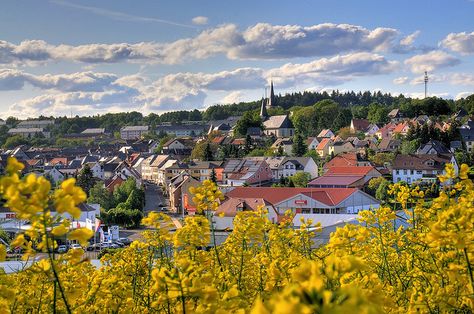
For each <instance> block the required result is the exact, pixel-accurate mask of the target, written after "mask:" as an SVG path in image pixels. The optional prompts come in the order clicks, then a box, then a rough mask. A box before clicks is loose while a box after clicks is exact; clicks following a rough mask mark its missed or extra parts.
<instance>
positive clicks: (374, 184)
mask: <svg viewBox="0 0 474 314" xmlns="http://www.w3.org/2000/svg"><path fill="white" fill-rule="evenodd" d="M386 181H387V179H385V178H384V177H377V178H372V179H370V181H369V183H368V184H367V193H369V194H370V195H372V196H375V194H376V193H377V190H378V188H379V186H380V185H381V184H383V183H384V182H386Z"/></svg>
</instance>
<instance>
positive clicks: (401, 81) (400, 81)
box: [393, 76, 409, 85]
mask: <svg viewBox="0 0 474 314" xmlns="http://www.w3.org/2000/svg"><path fill="white" fill-rule="evenodd" d="M408 80H409V78H408V77H407V76H402V77H397V78H395V79H393V84H397V85H402V84H406V83H407V82H408Z"/></svg>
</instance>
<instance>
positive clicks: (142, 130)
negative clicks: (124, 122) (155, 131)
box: [120, 125, 148, 140]
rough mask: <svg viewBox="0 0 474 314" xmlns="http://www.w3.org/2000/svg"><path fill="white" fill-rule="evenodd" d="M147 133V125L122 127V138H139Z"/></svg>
mask: <svg viewBox="0 0 474 314" xmlns="http://www.w3.org/2000/svg"><path fill="white" fill-rule="evenodd" d="M147 133H148V126H147V125H134V126H124V127H123V128H121V129H120V138H121V139H123V140H137V139H140V138H142V137H143V136H144V135H145V134H147Z"/></svg>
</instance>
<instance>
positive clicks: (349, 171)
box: [326, 166, 376, 175]
mask: <svg viewBox="0 0 474 314" xmlns="http://www.w3.org/2000/svg"><path fill="white" fill-rule="evenodd" d="M372 170H376V169H375V168H374V167H372V166H362V167H350V166H349V167H330V168H328V171H327V172H326V174H332V175H367V174H368V173H369V172H370V171H372Z"/></svg>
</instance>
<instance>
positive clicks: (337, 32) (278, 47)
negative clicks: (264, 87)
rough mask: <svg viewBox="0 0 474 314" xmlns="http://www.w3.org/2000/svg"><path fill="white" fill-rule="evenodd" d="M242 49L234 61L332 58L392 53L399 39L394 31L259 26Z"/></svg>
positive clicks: (234, 52)
mask: <svg viewBox="0 0 474 314" xmlns="http://www.w3.org/2000/svg"><path fill="white" fill-rule="evenodd" d="M241 35H242V38H243V42H242V44H241V45H239V46H236V47H232V49H231V50H230V51H229V52H228V56H229V57H230V58H234V59H282V58H291V57H311V56H328V55H332V54H339V53H344V52H349V51H380V50H388V49H389V48H390V47H391V46H392V45H393V44H394V40H395V39H396V37H397V36H398V31H397V30H395V29H393V28H376V29H373V30H369V29H366V28H364V27H361V26H356V25H350V24H332V23H324V24H318V25H313V26H307V27H304V26H300V25H271V24H267V23H259V24H256V25H255V26H252V27H249V28H248V29H246V30H245V31H244V32H243V33H242V34H241Z"/></svg>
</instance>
